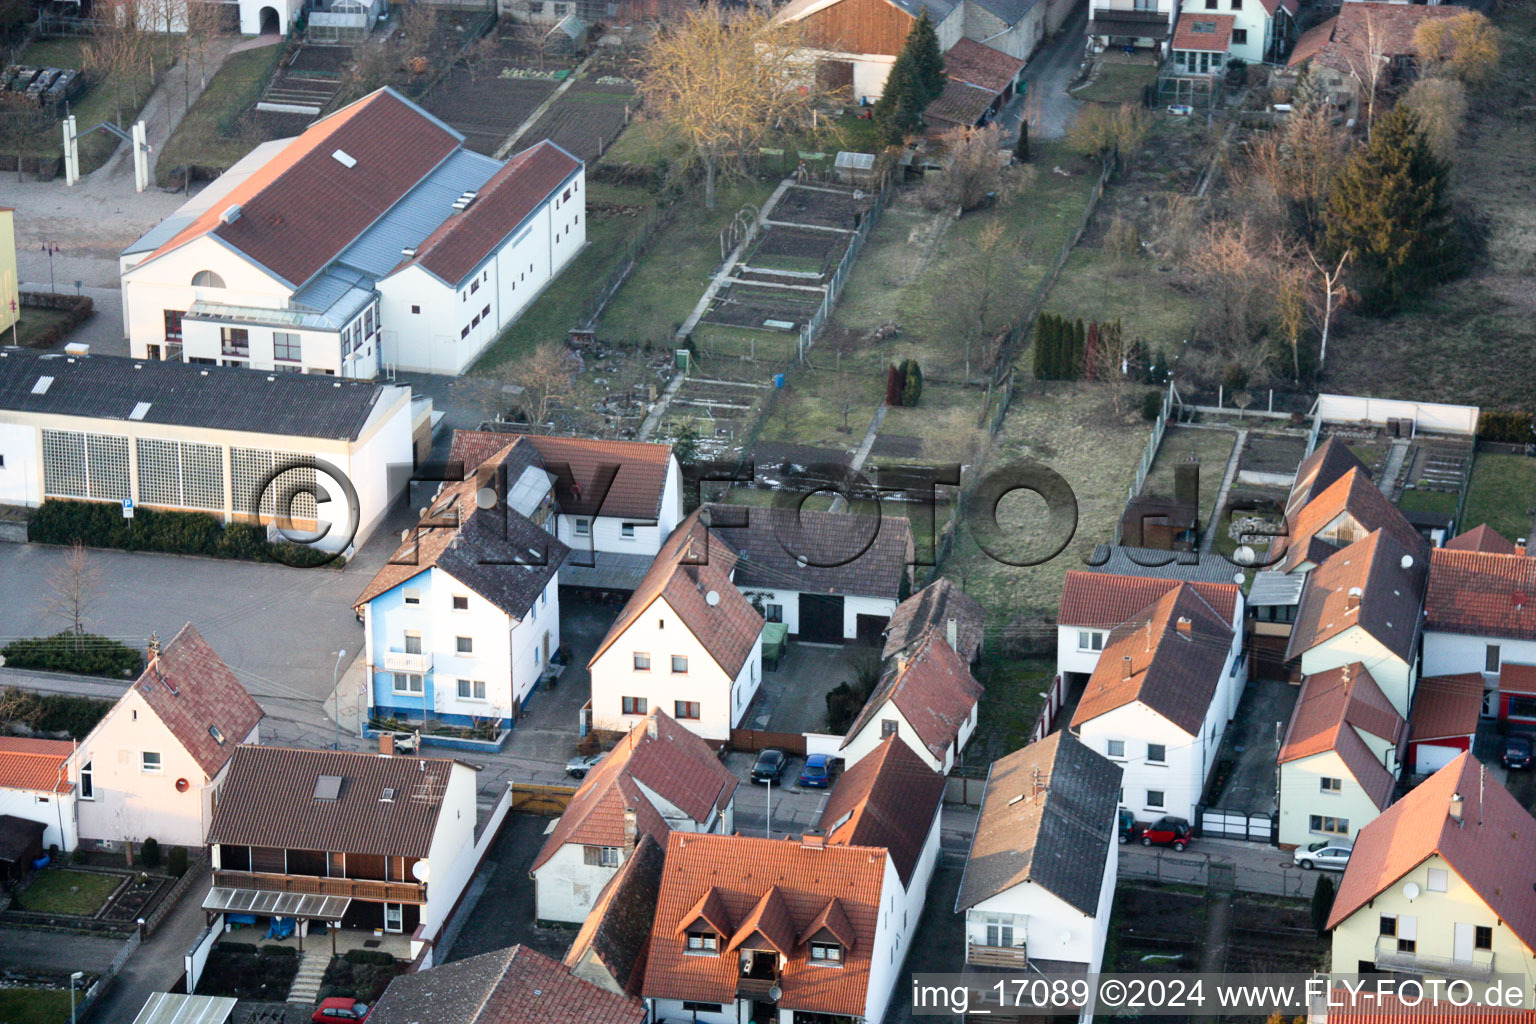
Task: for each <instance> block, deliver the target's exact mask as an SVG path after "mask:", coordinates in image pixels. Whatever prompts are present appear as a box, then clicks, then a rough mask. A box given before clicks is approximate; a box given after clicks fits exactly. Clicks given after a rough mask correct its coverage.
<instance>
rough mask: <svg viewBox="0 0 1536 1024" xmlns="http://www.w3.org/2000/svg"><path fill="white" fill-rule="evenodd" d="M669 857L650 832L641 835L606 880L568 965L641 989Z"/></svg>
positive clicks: (635, 992) (627, 989)
mask: <svg viewBox="0 0 1536 1024" xmlns="http://www.w3.org/2000/svg"><path fill="white" fill-rule="evenodd" d="M665 861H666V853H665V851H663V850H662V848H661V846H660V844H658V843H657V842H656V840H655V839H654V838H652V837H651V836H650V835H644V836H641V837H640V842H639V844H638V845H636V846H635V852H634V853H633V854H631V855H630V856H629V857H627V858H625V860H624V863H623V864H622V865H621V866H620V867H619V870H618V871H617V872H615V873H614V876H613V877H612V878H610V879H608V884H607V885H605V886H603V891H602V892H600V893H599V894H598V896H597V902H596V903H594V904H592V912H591V913H589V914H588V915H587V919H586V921H584V922H582V925H581V930H580V931H578V932H577V933H576V938H575V939H574V940H572V942H571V948H570V950H569V951H568V952H567V953H566V954H565V966H567V967H569V968H570V969H571V971H572V973H573V974H576V975H577V976H578V977H583V978H586V979H587V980H588V981H591V982H593V983H594V984H601V985H604V986H605V987H606V986H607V985H608V984H610V983H611V984H613V985H615V986H617V987H618V989H619V990H620V991H622V992H623V994H625V995H630V996H636V997H638V996H639V995H640V986H641V983H642V982H644V981H645V951H646V947H647V946H648V945H649V944H650V938H651V925H652V924H653V923H654V922H655V920H656V899H657V897H658V896H659V895H660V893H661V869H662V865H663V864H664V863H665ZM589 959H590V960H593V961H596V965H599V966H600V971H601V973H602V974H605V975H606V977H604V978H602V979H601V980H599V978H596V977H593V976H592V975H590V974H588V973H587V972H588V971H589V970H598V969H599V967H598V966H593V965H590V964H589V963H588V961H589Z"/></svg>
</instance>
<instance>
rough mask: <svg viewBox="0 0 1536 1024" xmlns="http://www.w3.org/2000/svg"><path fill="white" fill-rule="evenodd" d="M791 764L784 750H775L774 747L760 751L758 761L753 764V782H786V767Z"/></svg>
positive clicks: (781, 783)
mask: <svg viewBox="0 0 1536 1024" xmlns="http://www.w3.org/2000/svg"><path fill="white" fill-rule="evenodd" d="M788 764H789V758H787V757H785V756H784V751H782V750H774V749H773V748H772V747H770V748H768V749H767V750H763V751H759V753H758V755H757V763H756V764H754V765H753V766H752V781H753V782H770V783H772V782H777V783H779V784H780V785H783V783H784V768H785V766H786V765H788Z"/></svg>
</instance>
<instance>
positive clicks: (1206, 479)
mask: <svg viewBox="0 0 1536 1024" xmlns="http://www.w3.org/2000/svg"><path fill="white" fill-rule="evenodd" d="M1236 440H1237V435H1236V434H1229V433H1227V432H1226V431H1225V430H1199V429H1194V428H1191V427H1171V428H1170V429H1169V430H1168V432H1167V433H1166V434H1164V435H1163V443H1162V445H1161V447H1159V448H1158V450H1157V458H1155V459H1154V460H1152V472H1150V473H1148V474H1147V482H1146V485H1145V486H1144V488H1143V490H1145V491H1147V492H1149V493H1152V494H1161V495H1164V496H1168V497H1172V496H1173V473H1174V469H1173V467H1174V466H1176V465H1178V464H1179V463H1181V462H1183V461H1185V460H1186V459H1188V458H1189V457H1190V456H1192V455H1193V456H1195V457H1196V458H1198V459H1199V460H1200V523H1201V528H1202V529H1204V526H1205V524H1206V523H1208V522H1210V521H1211V513H1212V512H1213V511H1214V510H1215V508H1216V494H1217V492H1218V491H1220V490H1221V478H1222V476H1224V475H1225V474H1226V471H1227V460H1228V459H1229V458H1230V457H1231V455H1232V444H1233V442H1235V441H1236Z"/></svg>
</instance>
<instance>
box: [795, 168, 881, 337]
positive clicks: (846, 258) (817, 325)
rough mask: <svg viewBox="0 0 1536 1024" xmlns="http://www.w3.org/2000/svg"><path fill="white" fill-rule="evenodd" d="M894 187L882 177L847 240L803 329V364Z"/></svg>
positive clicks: (829, 315) (801, 331)
mask: <svg viewBox="0 0 1536 1024" xmlns="http://www.w3.org/2000/svg"><path fill="white" fill-rule="evenodd" d="M893 188H894V186H893V185H892V183H891V175H890V174H889V173H886V174H885V175H884V176H883V177H882V178H881V179H880V190H879V191H878V192H876V193H875V204H874V205H873V206H871V207H870V208H869V212H868V213H866V214H865V215H864V219H863V220H861V221H860V222H859V226H858V228H857V229H856V230H855V231H854V233H853V237H852V238H851V239H849V241H848V248H847V249H846V250H844V252H843V258H842V259H840V260H838V262H837V269H836V270H834V271H833V272H832V279H831V280H830V281H829V282H827V292H826V294H825V295H823V296H822V299H821V305H820V306H818V307H817V308H816V312H814V313H812V314H811V317H810V319H809V320H807V321H806V322H805V324H804V325H803V326H802V327H801V328H800V351H799V358H800V361H801V362H802V363H803V362H805V354H806V353H807V352H809V351H810V349H811V346H812V345H814V344H815V343H816V336H817V335H818V334H819V333H821V329H822V327H823V326H825V325H826V322H827V319H828V318H829V317H831V315H832V310H833V309H834V308H835V307H836V306H837V299H838V296H840V295H842V293H843V285H845V284H846V283H847V282H848V275H849V274H850V273H852V272H853V262H854V260H856V259H858V258H859V252H860V251H861V250H862V249H863V248H864V243H865V242H866V241H867V240H868V239H869V235H870V232H872V231H874V229H875V225H876V224H878V223H879V222H880V214H881V213H883V212H884V211H885V207H886V204H887V203H888V202H890V198H891V191H892V189H893Z"/></svg>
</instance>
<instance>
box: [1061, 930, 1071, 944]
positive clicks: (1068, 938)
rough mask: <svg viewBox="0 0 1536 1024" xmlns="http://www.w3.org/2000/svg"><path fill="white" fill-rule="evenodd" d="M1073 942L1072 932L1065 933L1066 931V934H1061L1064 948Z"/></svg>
mask: <svg viewBox="0 0 1536 1024" xmlns="http://www.w3.org/2000/svg"><path fill="white" fill-rule="evenodd" d="M1071 941H1072V933H1071V932H1065V931H1064V932H1062V933H1061V944H1062V945H1063V946H1065V945H1066V944H1067V943H1069V942H1071Z"/></svg>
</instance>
